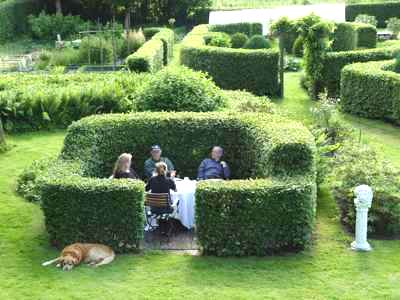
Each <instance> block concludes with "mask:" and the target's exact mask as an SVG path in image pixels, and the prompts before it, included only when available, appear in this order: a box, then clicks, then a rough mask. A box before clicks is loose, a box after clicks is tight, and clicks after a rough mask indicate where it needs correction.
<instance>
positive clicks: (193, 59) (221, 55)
mask: <svg viewBox="0 0 400 300" xmlns="http://www.w3.org/2000/svg"><path fill="white" fill-rule="evenodd" d="M241 26H242V25H241ZM215 28H220V27H214V28H213V30H215ZM240 28H241V27H240V26H238V30H239V29H240ZM209 32H210V27H209V26H208V25H199V26H196V27H194V29H193V30H192V31H191V32H190V33H189V34H188V35H187V36H186V37H185V39H184V40H183V42H182V47H181V62H182V64H184V65H186V66H188V67H190V68H192V69H194V70H198V71H204V72H207V73H208V74H209V75H210V76H211V77H212V78H213V80H214V81H215V83H216V84H217V85H218V86H220V87H221V88H224V89H230V90H238V89H241V90H246V91H249V92H252V93H254V94H256V95H277V93H278V91H279V84H278V71H279V70H278V65H279V51H278V50H277V49H268V50H248V49H231V48H222V47H212V46H206V45H205V41H204V37H205V36H206V35H207V34H209Z"/></svg>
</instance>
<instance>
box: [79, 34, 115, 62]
mask: <svg viewBox="0 0 400 300" xmlns="http://www.w3.org/2000/svg"><path fill="white" fill-rule="evenodd" d="M112 55H113V49H112V45H111V42H110V41H109V40H106V39H104V38H103V37H101V36H88V37H85V38H83V39H82V42H81V45H80V47H79V56H80V60H81V61H82V62H87V63H88V64H93V65H98V64H106V63H110V62H111V61H112V57H113V56H112Z"/></svg>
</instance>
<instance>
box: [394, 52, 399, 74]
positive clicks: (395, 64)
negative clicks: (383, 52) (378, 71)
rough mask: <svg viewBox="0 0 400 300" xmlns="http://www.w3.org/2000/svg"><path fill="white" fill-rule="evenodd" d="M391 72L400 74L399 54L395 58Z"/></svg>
mask: <svg viewBox="0 0 400 300" xmlns="http://www.w3.org/2000/svg"><path fill="white" fill-rule="evenodd" d="M393 71H395V72H396V73H400V54H397V56H396V59H395V62H394V68H393Z"/></svg>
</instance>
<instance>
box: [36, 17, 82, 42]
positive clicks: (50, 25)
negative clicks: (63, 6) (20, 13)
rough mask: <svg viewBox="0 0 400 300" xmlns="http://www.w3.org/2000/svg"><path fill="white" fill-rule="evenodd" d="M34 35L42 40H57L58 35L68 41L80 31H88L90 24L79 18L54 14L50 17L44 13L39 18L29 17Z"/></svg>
mask: <svg viewBox="0 0 400 300" xmlns="http://www.w3.org/2000/svg"><path fill="white" fill-rule="evenodd" d="M28 22H29V25H30V26H31V30H32V35H33V37H34V38H37V39H40V40H55V39H56V38H57V34H60V35H61V38H62V39H64V40H65V39H68V38H69V37H71V36H72V35H77V34H78V33H79V31H82V30H88V28H90V23H88V22H85V21H84V20H82V19H81V18H80V17H79V16H71V15H67V16H64V15H61V14H54V15H48V14H46V13H45V12H44V11H42V12H41V13H40V14H39V15H38V16H34V15H30V16H29V17H28Z"/></svg>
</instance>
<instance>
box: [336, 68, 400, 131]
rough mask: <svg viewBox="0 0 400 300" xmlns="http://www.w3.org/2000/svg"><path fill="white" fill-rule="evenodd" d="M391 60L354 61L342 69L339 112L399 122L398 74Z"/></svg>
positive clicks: (399, 80)
mask: <svg viewBox="0 0 400 300" xmlns="http://www.w3.org/2000/svg"><path fill="white" fill-rule="evenodd" d="M393 66H394V61H383V62H368V63H358V64H351V65H349V66H346V67H345V68H343V70H342V78H341V89H340V99H341V101H340V104H341V108H342V109H343V111H345V112H348V113H351V114H354V115H358V116H361V117H366V118H372V119H384V120H390V121H393V122H396V123H399V124H400V74H399V73H395V72H394V71H393Z"/></svg>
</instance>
